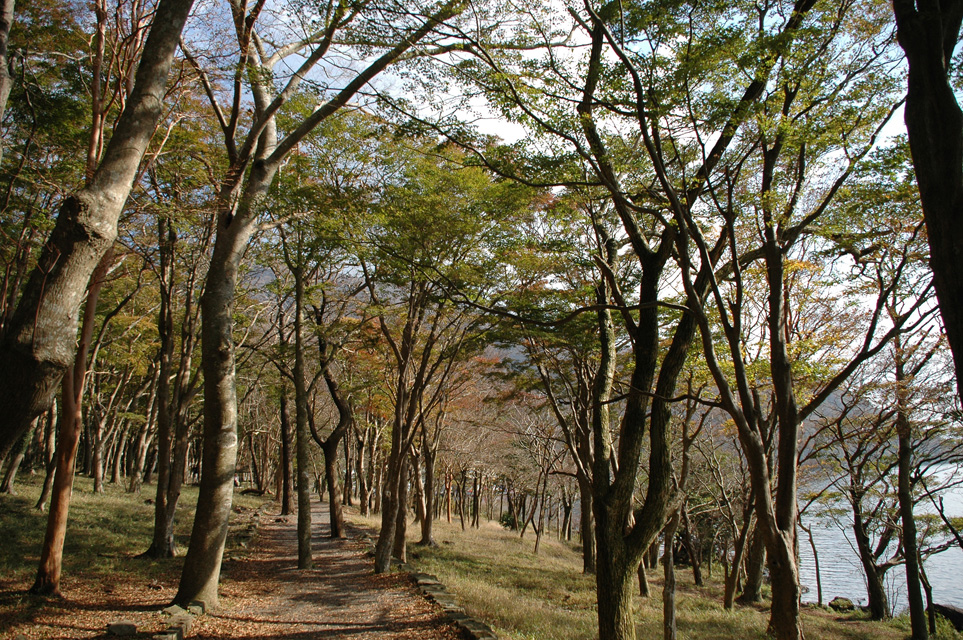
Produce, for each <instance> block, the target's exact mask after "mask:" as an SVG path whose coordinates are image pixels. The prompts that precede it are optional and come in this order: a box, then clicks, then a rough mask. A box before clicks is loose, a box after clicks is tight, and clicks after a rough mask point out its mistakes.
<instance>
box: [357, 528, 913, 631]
mask: <svg viewBox="0 0 963 640" xmlns="http://www.w3.org/2000/svg"><path fill="white" fill-rule="evenodd" d="M351 517H352V519H354V520H356V521H358V522H359V523H360V522H363V523H364V524H366V525H368V526H370V527H373V528H375V529H377V526H378V524H379V523H378V521H377V520H375V519H374V518H368V519H362V518H360V517H359V516H357V515H354V514H353V512H351ZM435 527H436V528H435V539H436V540H437V542H438V543H439V544H438V546H437V547H434V548H426V547H420V546H416V545H414V544H413V541H414V540H417V538H418V536H417V534H418V532H417V531H416V530H413V529H414V527H413V528H412V529H409V539H410V540H412V543H410V546H409V549H408V550H409V561H410V563H411V564H412V565H413V566H414V567H415V568H416V569H417V570H419V571H425V572H428V573H433V574H435V575H437V576H438V577H439V578H440V579H441V581H442V582H443V583H445V585H446V586H447V587H448V589H449V590H450V591H452V592H453V593H454V594H455V595H456V596H458V598H459V601H460V602H461V604H463V605H464V606H465V608H466V610H467V611H468V612H469V613H470V614H471V615H473V616H475V617H477V618H479V619H481V620H484V621H486V622H488V623H489V624H491V625H492V626H493V627H495V628H496V630H497V631H498V632H499V634H500V635H502V636H503V637H507V638H513V639H519V640H521V639H525V640H584V639H586V638H595V637H597V636H598V630H597V626H596V625H597V622H596V616H595V591H594V588H595V583H594V578H593V577H591V576H585V575H582V573H581V567H582V563H581V556H580V555H579V553H578V552H577V550H576V549H574V548H572V547H571V546H570V545H568V544H565V543H562V542H559V541H558V540H555V539H543V540H542V544H541V549H540V551H539V555H537V556H536V555H535V554H534V553H533V548H534V540H535V538H534V535H533V534H532V533H531V531H529V532H528V533H527V534H526V536H525V539H523V540H522V539H519V537H518V534H517V533H513V532H509V531H507V530H505V529H503V528H502V527H501V526H499V525H498V524H497V523H494V522H487V523H484V524H483V525H482V527H481V528H480V529H478V530H468V531H462V530H461V527H460V526H459V525H458V524H457V523H453V524H448V523H446V522H439V523H436V525H435ZM691 575H692V574H691V572H690V571H687V570H685V569H680V570H679V572H678V574H677V581H678V598H677V607H678V614H677V624H678V630H679V638H680V639H689V640H729V639H731V638H740V639H748V638H762V637H765V632H766V625H767V623H768V618H769V612H768V609H767V608H766V607H737V608H736V609H735V610H734V611H725V610H724V609H723V608H722V590H721V584H719V583H718V581H717V580H718V576H713V579H710V580H709V584H708V585H707V586H705V587H695V586H694V585H693V584H692V580H691ZM649 582H650V586H651V588H652V593H653V596H652V597H650V598H648V599H641V598H638V597H637V598H636V611H637V616H638V624H639V626H638V637H640V638H659V637H662V599H661V589H662V580H661V577H658V576H651V577H650V580H649ZM803 627H804V629H805V633H806V637H807V638H808V639H809V640H836V639H844V640H902V639H903V638H905V637H907V635H908V625H907V623H906V621H905V620H894V621H889V622H871V621H868V620H865V619H864V618H863V616H862V614H860V613H856V614H852V615H840V614H838V613H835V612H833V611H829V610H825V609H814V608H806V609H805V610H804V612H803Z"/></svg>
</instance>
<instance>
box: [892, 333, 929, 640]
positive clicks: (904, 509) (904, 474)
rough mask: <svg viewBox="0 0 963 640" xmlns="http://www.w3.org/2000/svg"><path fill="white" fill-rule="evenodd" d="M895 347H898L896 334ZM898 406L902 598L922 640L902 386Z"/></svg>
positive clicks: (900, 378)
mask: <svg viewBox="0 0 963 640" xmlns="http://www.w3.org/2000/svg"><path fill="white" fill-rule="evenodd" d="M896 350H897V352H899V351H900V344H899V339H898V338H897V342H896ZM902 365H903V363H902V360H901V358H900V357H899V356H897V363H896V367H897V374H896V381H897V384H902V383H903V382H904V379H903V378H904V377H903V375H902V369H903V366H902ZM897 394H898V395H897V402H898V407H899V408H898V410H897V416H896V422H897V434H898V437H899V453H898V467H899V472H898V475H899V480H898V485H897V496H898V498H899V514H900V521H901V522H902V524H903V554H904V557H905V559H906V599H907V600H909V610H910V624H911V627H912V638H913V640H926V639H927V638H928V637H929V634H928V633H927V625H926V608H925V605H924V604H923V593H922V590H921V588H920V562H919V547H918V544H917V540H916V518H915V516H914V515H913V492H912V487H911V484H910V482H911V475H912V473H913V445H912V443H911V441H910V437H911V430H910V423H909V419H908V417H907V415H906V411H905V400H904V398H903V396H905V390H904V389H898V390H897Z"/></svg>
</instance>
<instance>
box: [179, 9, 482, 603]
mask: <svg viewBox="0 0 963 640" xmlns="http://www.w3.org/2000/svg"><path fill="white" fill-rule="evenodd" d="M463 7H464V5H463V4H462V2H461V1H460V0H449V1H448V2H446V3H444V4H441V5H439V6H437V7H434V6H432V7H429V8H424V10H423V8H422V7H400V8H399V9H400V11H399V13H392V14H391V15H392V19H391V21H390V24H386V23H385V22H384V21H383V20H382V17H383V15H384V14H383V13H382V11H381V8H382V7H380V6H365V7H359V8H354V7H351V6H349V5H348V4H347V3H344V2H338V3H335V2H331V3H328V4H327V5H326V6H325V7H322V8H321V11H320V12H319V13H318V15H317V16H316V19H317V21H316V22H314V23H312V22H310V21H309V20H305V22H303V23H302V26H303V27H304V28H303V29H302V31H303V32H304V33H303V35H302V37H301V38H299V39H297V40H296V41H295V43H293V44H291V45H290V46H285V45H282V44H280V43H278V45H277V47H276V48H275V49H274V50H273V51H268V50H266V49H265V47H264V45H265V41H264V40H262V36H261V35H260V34H259V32H258V30H257V27H258V25H259V18H260V17H261V16H260V13H261V10H262V9H263V8H264V5H263V4H256V5H254V6H253V7H250V8H249V7H248V6H247V5H246V3H242V2H239V1H236V2H232V3H231V10H232V15H233V16H234V18H235V25H234V26H235V27H236V33H235V35H236V40H237V50H236V53H237V56H238V64H237V67H236V72H235V77H234V79H233V81H232V85H231V88H230V89H229V93H228V99H229V100H230V105H231V106H230V107H229V108H228V109H227V110H225V109H224V108H223V107H222V106H221V99H220V97H219V91H218V87H217V86H215V84H214V81H213V80H212V79H211V76H210V75H209V74H208V73H204V72H201V78H202V82H203V85H204V88H205V91H206V93H207V95H208V97H209V99H210V101H211V105H212V108H213V110H214V112H215V115H216V116H217V119H218V123H219V124H220V127H221V129H222V133H223V138H224V145H225V149H226V151H227V159H228V168H227V170H226V171H225V173H224V174H223V175H222V176H221V178H220V184H219V186H218V192H217V193H218V195H217V205H216V213H215V216H216V220H217V223H216V232H215V240H214V249H213V254H212V256H211V263H210V267H209V269H208V273H207V280H206V285H205V290H204V294H203V296H202V298H201V317H202V323H201V324H202V355H201V360H202V367H203V370H204V453H203V462H202V465H201V488H200V493H199V496H198V505H197V511H196V513H195V518H194V526H193V528H192V530H191V542H190V546H189V547H188V551H187V558H186V560H185V563H184V572H183V573H182V575H181V580H180V585H179V587H178V591H177V595H176V596H175V598H174V600H175V602H178V603H181V604H187V603H190V602H192V601H195V600H198V601H202V602H205V603H206V604H207V605H209V606H214V605H216V603H217V583H218V580H219V576H220V568H221V558H222V556H223V552H224V543H225V540H226V536H227V521H228V516H229V514H230V506H231V496H232V493H233V482H232V480H233V477H234V470H235V463H236V460H237V397H236V389H235V354H234V337H233V331H232V330H233V309H234V293H235V287H236V283H237V279H238V269H239V268H240V265H241V261H242V258H243V256H244V253H245V251H246V249H247V245H248V241H249V240H250V238H251V236H252V234H253V233H254V232H255V230H256V228H257V225H258V219H259V216H260V215H261V213H262V207H263V204H264V200H265V198H266V197H267V195H268V192H269V190H270V187H271V185H272V183H273V182H274V179H275V177H276V176H277V173H278V171H279V169H280V168H281V167H282V165H283V164H284V162H285V161H286V160H287V158H288V156H289V155H290V153H291V152H292V151H293V150H294V149H295V147H296V146H297V144H298V143H299V142H300V141H301V140H303V139H304V137H305V136H306V135H307V134H308V133H310V132H311V131H312V130H313V129H314V128H315V127H316V126H317V125H318V124H320V123H321V122H322V121H324V120H325V119H327V118H328V117H330V116H331V115H332V114H334V113H336V112H337V111H338V110H339V109H341V108H342V107H343V106H344V105H345V104H347V102H348V101H349V100H350V99H352V98H353V97H354V96H355V95H356V94H357V93H358V92H359V91H360V90H361V89H362V88H363V87H364V86H365V85H367V84H368V83H369V82H370V81H372V80H373V79H374V78H375V77H376V76H377V75H378V74H379V73H381V72H382V71H383V70H384V69H386V68H387V67H388V66H389V65H391V64H392V63H394V62H395V61H396V60H398V59H399V58H401V57H402V56H404V55H405V54H406V53H408V52H409V51H410V50H411V49H412V47H414V46H415V45H417V44H418V43H419V41H421V40H422V39H424V38H425V37H426V36H428V35H429V34H430V33H431V32H432V31H433V30H435V29H436V28H437V27H438V25H439V24H441V23H442V22H444V21H445V20H447V19H449V18H451V17H452V16H454V15H457V14H458V13H459V12H460V11H461V10H462V9H463ZM292 26H293V25H292ZM265 29H266V28H265ZM342 34H344V35H345V36H347V37H346V39H347V40H348V41H351V40H353V39H354V37H358V38H364V41H365V42H368V43H369V44H370V45H371V46H373V47H375V48H376V49H377V50H378V51H380V53H379V55H378V56H377V57H375V58H374V59H373V60H371V61H370V62H369V63H367V64H366V65H365V66H364V67H363V69H361V70H360V71H359V72H357V73H349V74H347V78H339V79H338V80H344V81H345V84H343V85H340V86H341V88H340V89H338V88H336V86H335V85H332V86H331V87H328V88H327V89H326V90H325V91H323V92H322V93H324V94H325V97H324V98H322V99H321V101H320V104H319V105H318V107H317V108H316V109H314V110H313V111H312V113H311V114H310V115H309V116H307V117H306V118H304V119H303V120H299V121H296V122H295V123H293V124H292V128H291V129H290V130H289V131H286V132H279V129H278V126H277V121H276V116H277V115H278V112H279V111H280V109H281V108H282V107H283V106H284V105H285V104H286V103H287V102H288V101H289V99H291V98H292V97H293V96H294V95H295V94H296V92H297V91H298V89H299V87H300V86H301V83H302V81H303V80H304V79H305V78H306V77H307V74H308V73H310V72H311V71H312V69H314V68H315V67H316V66H317V65H318V64H320V63H321V62H322V61H323V60H324V59H325V57H326V56H327V55H328V54H329V53H334V51H333V50H332V46H333V45H336V44H337V42H338V41H339V39H340V36H341V35H342ZM335 50H337V47H335ZM348 53H349V54H350V51H348ZM294 56H297V57H298V60H299V61H298V62H295V63H293V64H294V66H295V67H297V72H296V73H294V74H293V75H292V76H291V77H290V78H288V79H287V81H286V82H284V83H283V86H282V87H281V88H280V90H276V89H275V83H274V82H273V75H274V72H275V69H276V68H277V67H278V65H279V64H280V63H282V61H284V60H286V59H288V58H289V57H294ZM192 59H193V60H194V62H195V64H196V65H197V66H198V67H199V63H198V60H197V58H196V57H193V58H192ZM249 69H254V70H256V71H254V72H252V73H247V72H248V70H249ZM245 82H246V83H247V84H246V86H245ZM247 91H250V95H251V96H252V98H253V102H254V105H253V106H254V118H253V120H252V121H251V123H250V126H249V128H248V130H247V132H246V133H241V132H240V129H239V127H240V125H241V123H242V117H243V111H244V110H245V109H246V105H245V104H244V103H243V96H244V94H245V93H246V92H247ZM239 137H241V138H242V139H240V140H238V138H239Z"/></svg>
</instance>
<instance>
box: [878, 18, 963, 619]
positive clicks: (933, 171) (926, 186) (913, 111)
mask: <svg viewBox="0 0 963 640" xmlns="http://www.w3.org/2000/svg"><path fill="white" fill-rule="evenodd" d="M893 13H894V15H895V18H896V38H897V41H898V42H899V45H900V47H902V49H903V51H904V52H905V54H906V60H907V63H908V65H909V75H908V78H907V90H906V108H905V110H904V112H903V116H904V119H905V121H906V132H907V134H908V135H909V144H910V150H911V152H912V154H913V167H914V169H915V172H916V181H917V184H918V185H919V194H920V202H921V203H922V205H923V218H924V220H925V221H926V228H927V238H928V239H929V246H930V266H931V268H932V269H933V286H934V288H935V290H936V296H937V298H938V299H939V301H940V313H941V314H942V316H943V324H944V326H945V327H946V336H947V338H948V340H949V343H950V348H951V349H952V350H953V359H954V361H955V362H956V379H957V384H958V385H959V384H963V278H961V272H960V264H961V261H960V254H961V252H963V225H961V224H960V223H959V218H960V216H961V215H963V213H961V212H963V112H961V111H960V106H959V104H958V103H957V101H956V93H955V91H954V88H953V86H952V74H953V72H954V70H953V52H954V51H955V50H956V45H957V42H958V41H959V34H960V24H961V22H963V2H959V1H958V0H951V1H949V2H940V3H930V2H919V3H917V2H915V1H914V0H893ZM916 626H917V625H916V624H914V627H913V629H914V630H913V636H914V637H923V636H922V635H918V634H921V633H923V632H922V631H920V630H917V628H916Z"/></svg>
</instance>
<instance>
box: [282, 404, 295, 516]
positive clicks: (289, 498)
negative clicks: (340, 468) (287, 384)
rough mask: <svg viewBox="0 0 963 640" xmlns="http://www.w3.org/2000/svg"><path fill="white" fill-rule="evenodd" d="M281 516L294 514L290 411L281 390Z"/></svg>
mask: <svg viewBox="0 0 963 640" xmlns="http://www.w3.org/2000/svg"><path fill="white" fill-rule="evenodd" d="M280 404H281V515H282V516H286V515H290V514H292V513H294V457H293V456H292V455H291V409H290V408H289V407H288V395H287V391H286V390H285V389H282V390H281V398H280Z"/></svg>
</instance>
